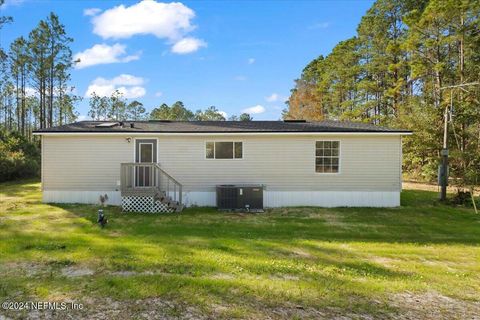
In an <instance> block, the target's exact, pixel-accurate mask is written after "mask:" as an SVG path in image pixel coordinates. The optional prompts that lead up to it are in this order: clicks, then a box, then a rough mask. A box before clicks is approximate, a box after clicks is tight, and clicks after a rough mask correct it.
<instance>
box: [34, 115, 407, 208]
mask: <svg viewBox="0 0 480 320" xmlns="http://www.w3.org/2000/svg"><path fill="white" fill-rule="evenodd" d="M35 134H37V135H40V136H41V143H42V168H41V169H42V191H43V201H44V202H53V203H98V201H99V200H98V199H99V196H100V195H102V196H104V195H107V196H108V203H109V204H113V205H123V206H124V209H125V208H126V209H130V210H137V209H139V207H140V208H141V207H142V206H144V207H145V206H151V205H152V203H155V201H156V202H157V203H159V204H162V203H166V202H168V203H169V204H172V203H173V204H175V205H176V206H177V207H178V206H181V207H183V206H182V205H186V206H194V205H198V206H215V205H216V187H217V186H218V185H237V184H238V185H246V184H248V185H252V184H254V185H260V186H261V187H262V189H263V203H264V206H265V207H284V206H322V207H338V206H346V207H352V206H355V207H396V206H399V205H400V192H401V188H402V183H401V182H402V136H404V135H409V134H411V132H410V131H406V130H398V129H391V128H385V127H378V126H374V125H370V124H365V123H354V122H340V121H321V122H309V121H303V120H292V121H288V120H286V121H245V122H242V121H163V120H159V121H123V122H107V121H80V122H75V123H72V124H67V125H62V126H58V127H53V128H48V129H40V130H37V131H35ZM146 203H147V204H146ZM165 208H170V207H165ZM165 208H164V209H165ZM157 209H158V208H157ZM158 211H162V210H161V208H160V209H158Z"/></svg>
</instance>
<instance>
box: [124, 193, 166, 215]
mask: <svg viewBox="0 0 480 320" xmlns="http://www.w3.org/2000/svg"><path fill="white" fill-rule="evenodd" d="M122 208H123V211H127V212H146V213H161V212H174V211H175V209H173V208H170V207H169V206H168V205H166V204H165V203H162V202H160V201H159V200H156V201H155V200H154V198H153V197H146V196H126V197H122Z"/></svg>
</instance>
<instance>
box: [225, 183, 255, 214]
mask: <svg viewBox="0 0 480 320" xmlns="http://www.w3.org/2000/svg"><path fill="white" fill-rule="evenodd" d="M217 207H218V209H219V210H244V211H252V212H255V211H263V186H262V185H230V184H224V185H219V186H217Z"/></svg>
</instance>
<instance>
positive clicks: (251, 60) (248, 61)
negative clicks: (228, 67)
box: [247, 58, 255, 64]
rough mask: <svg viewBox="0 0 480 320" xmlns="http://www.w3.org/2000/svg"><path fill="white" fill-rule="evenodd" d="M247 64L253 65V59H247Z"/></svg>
mask: <svg viewBox="0 0 480 320" xmlns="http://www.w3.org/2000/svg"><path fill="white" fill-rule="evenodd" d="M247 63H248V64H254V63H255V58H249V59H248V60H247Z"/></svg>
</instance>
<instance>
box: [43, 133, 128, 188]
mask: <svg viewBox="0 0 480 320" xmlns="http://www.w3.org/2000/svg"><path fill="white" fill-rule="evenodd" d="M42 143H43V144H42V153H43V159H42V167H43V171H44V172H43V174H42V177H43V181H42V182H43V183H42V185H43V189H44V190H78V191H82V190H85V191H97V190H115V189H117V188H119V187H118V186H117V181H119V180H120V163H122V162H132V161H133V147H132V145H133V143H127V142H126V140H125V137H121V136H118V137H105V136H104V137H100V136H72V137H51V136H44V137H43V138H42Z"/></svg>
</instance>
